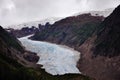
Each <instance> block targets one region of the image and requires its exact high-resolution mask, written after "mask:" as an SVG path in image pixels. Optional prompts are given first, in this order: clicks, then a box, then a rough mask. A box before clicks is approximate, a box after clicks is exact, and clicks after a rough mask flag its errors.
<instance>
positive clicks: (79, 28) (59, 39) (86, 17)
mask: <svg viewBox="0 0 120 80" xmlns="http://www.w3.org/2000/svg"><path fill="white" fill-rule="evenodd" d="M103 19H104V17H102V16H91V14H82V15H79V16H71V17H67V18H65V19H62V20H60V21H57V22H55V23H54V24H53V25H51V26H49V27H48V28H45V29H43V30H42V31H40V32H37V33H36V34H35V35H34V36H33V37H31V39H34V40H41V41H49V42H53V43H58V44H65V45H67V46H70V47H74V48H77V47H79V46H80V45H81V44H82V43H84V41H85V40H86V39H87V38H88V37H90V36H91V35H92V34H93V33H94V32H95V31H96V29H97V26H98V25H99V24H100V23H101V22H102V20H103Z"/></svg>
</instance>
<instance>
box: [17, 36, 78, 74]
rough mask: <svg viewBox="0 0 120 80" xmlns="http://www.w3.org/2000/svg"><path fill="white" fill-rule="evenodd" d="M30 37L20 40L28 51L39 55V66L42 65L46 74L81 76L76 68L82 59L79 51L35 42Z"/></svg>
mask: <svg viewBox="0 0 120 80" xmlns="http://www.w3.org/2000/svg"><path fill="white" fill-rule="evenodd" d="M28 37H29V36H27V37H23V38H19V40H20V41H21V43H22V44H23V46H25V48H26V49H27V50H30V51H32V52H36V53H38V56H40V59H39V61H38V64H42V65H43V67H42V68H44V69H45V71H46V72H48V73H50V74H52V75H63V74H68V73H75V74H80V71H79V70H78V68H77V67H76V65H77V61H78V60H79V58H80V53H79V52H78V51H75V50H74V49H71V48H69V47H66V46H61V45H57V44H53V43H48V42H42V41H33V40H30V39H28Z"/></svg>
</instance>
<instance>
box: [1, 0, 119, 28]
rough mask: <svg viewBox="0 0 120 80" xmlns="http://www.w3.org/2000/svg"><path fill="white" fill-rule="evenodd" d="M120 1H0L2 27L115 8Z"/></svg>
mask: <svg viewBox="0 0 120 80" xmlns="http://www.w3.org/2000/svg"><path fill="white" fill-rule="evenodd" d="M119 4H120V0H0V25H2V26H6V25H12V24H20V23H23V22H29V21H39V20H41V19H44V18H49V17H66V16H70V15H72V14H75V13H78V12H83V11H89V10H103V9H106V8H113V7H116V6H118V5H119Z"/></svg>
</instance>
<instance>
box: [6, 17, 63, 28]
mask: <svg viewBox="0 0 120 80" xmlns="http://www.w3.org/2000/svg"><path fill="white" fill-rule="evenodd" d="M60 19H62V18H60V17H51V18H47V19H43V20H40V21H33V22H28V23H23V24H19V25H11V26H7V27H8V28H14V29H21V28H23V27H32V26H35V27H38V24H42V25H45V24H46V22H49V23H50V24H53V23H54V22H56V21H59V20H60Z"/></svg>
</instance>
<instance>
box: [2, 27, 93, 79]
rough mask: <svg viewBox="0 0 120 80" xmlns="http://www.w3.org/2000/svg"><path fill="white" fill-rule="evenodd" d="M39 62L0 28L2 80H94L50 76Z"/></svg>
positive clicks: (67, 76) (76, 76) (78, 76)
mask: <svg viewBox="0 0 120 80" xmlns="http://www.w3.org/2000/svg"><path fill="white" fill-rule="evenodd" d="M38 60H39V57H38V56H37V55H36V53H32V52H29V51H26V50H25V49H24V47H23V46H22V45H21V43H20V42H19V41H18V40H17V39H16V38H15V37H14V36H12V35H10V34H9V33H8V32H6V31H5V30H4V29H3V28H2V27H1V26H0V80H94V79H92V78H90V77H87V76H83V75H80V74H65V75H61V76H58V75H56V76H53V75H50V74H48V73H47V72H45V70H43V69H41V68H40V67H41V65H37V64H36V62H37V61H38Z"/></svg>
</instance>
